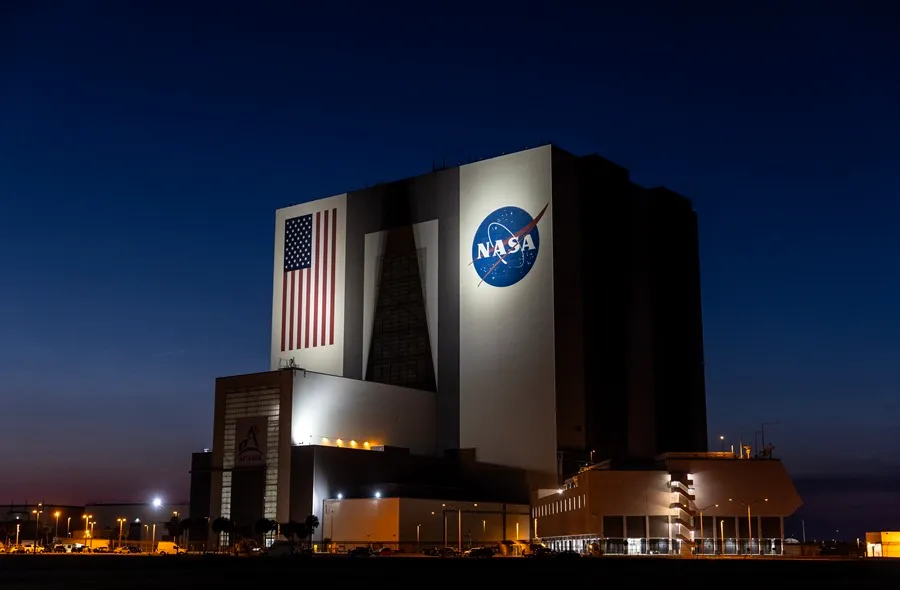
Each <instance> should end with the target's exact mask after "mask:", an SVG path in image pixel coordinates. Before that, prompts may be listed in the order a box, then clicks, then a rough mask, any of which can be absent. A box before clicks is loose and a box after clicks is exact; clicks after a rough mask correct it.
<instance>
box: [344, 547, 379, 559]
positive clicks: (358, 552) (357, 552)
mask: <svg viewBox="0 0 900 590" xmlns="http://www.w3.org/2000/svg"><path fill="white" fill-rule="evenodd" d="M347 555H349V556H350V557H374V556H375V552H374V551H372V550H371V549H369V548H368V547H354V548H353V549H351V550H350V551H348V552H347Z"/></svg>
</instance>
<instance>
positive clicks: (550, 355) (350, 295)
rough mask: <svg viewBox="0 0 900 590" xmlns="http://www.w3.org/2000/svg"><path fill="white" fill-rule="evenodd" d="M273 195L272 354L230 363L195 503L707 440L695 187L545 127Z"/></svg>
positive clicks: (264, 508)
mask: <svg viewBox="0 0 900 590" xmlns="http://www.w3.org/2000/svg"><path fill="white" fill-rule="evenodd" d="M275 217H276V224H275V247H274V266H273V283H272V284H273V305H272V331H271V334H272V336H271V361H270V366H269V371H266V372H260V373H256V374H249V375H237V376H232V377H223V378H220V379H218V380H217V382H216V401H215V421H214V433H213V435H214V436H213V444H212V451H211V453H208V454H199V455H196V456H195V457H194V468H193V474H194V476H193V478H192V488H194V489H192V517H198V516H211V517H213V518H215V517H218V516H224V517H227V518H230V519H231V520H232V521H234V522H235V523H236V524H239V525H241V526H245V527H248V526H252V523H253V522H255V521H256V520H258V519H260V518H267V519H274V520H277V521H278V522H287V521H288V520H302V519H303V518H304V517H305V516H306V515H308V514H314V515H316V516H317V517H318V518H319V520H320V522H322V521H324V516H325V507H326V501H331V500H335V499H336V498H337V495H338V494H341V495H342V496H343V497H345V498H353V497H357V498H371V497H373V494H375V493H379V494H381V495H382V497H384V498H387V497H389V496H394V497H410V498H420V499H431V500H448V501H455V502H463V501H465V502H470V503H475V502H481V503H487V502H497V503H500V504H510V505H529V504H531V501H532V491H533V490H539V489H553V490H555V489H556V488H558V487H559V486H560V485H561V482H563V481H564V480H565V479H566V478H568V477H570V476H573V475H574V474H576V473H577V472H578V470H579V469H580V468H581V467H582V466H583V465H585V464H586V463H589V462H590V460H592V459H614V460H622V459H628V458H633V457H655V456H658V455H660V454H661V453H667V452H695V453H702V452H705V451H706V450H707V432H706V393H705V382H704V374H703V342H702V321H701V312H700V279H699V246H698V239H697V220H696V214H695V213H694V211H693V209H692V206H691V204H690V201H689V200H688V199H686V198H684V197H682V196H680V195H678V194H676V193H674V192H672V191H670V190H668V189H664V188H651V189H647V188H644V187H641V186H638V185H636V184H635V183H633V182H631V180H630V179H629V176H628V171H627V170H626V169H624V168H622V167H620V166H618V165H616V164H614V163H612V162H609V161H607V160H605V159H603V158H601V157H599V156H595V155H590V156H583V157H579V156H575V155H572V154H570V153H568V152H565V151H563V150H561V149H559V148H556V147H554V146H549V145H547V146H541V147H538V148H534V149H529V150H525V151H522V152H517V153H513V154H508V155H504V156H501V157H497V158H492V159H488V160H483V161H479V162H474V163H471V164H467V165H463V166H459V167H454V168H446V169H441V170H436V171H434V172H432V173H430V174H425V175H422V176H418V177H414V178H410V179H405V180H401V181H397V182H391V183H387V184H381V185H377V186H374V187H370V188H366V189H363V190H359V191H353V192H348V193H344V194H339V195H335V196H332V197H327V198H324V199H318V200H313V201H309V202H305V203H301V204H298V205H293V206H291V207H287V208H284V209H279V210H278V211H277V212H276V216H275ZM207 497H208V500H206V498H207ZM195 506H196V508H195ZM204 512H205V513H206V514H204V515H201V514H200V513H204ZM460 517H461V516H460ZM529 524H530V526H531V527H533V525H534V520H531V522H530V523H529ZM519 528H520V535H521V533H522V531H521V525H520V527H519ZM317 534H318V536H319V537H320V538H324V535H325V533H324V531H322V530H320V531H319V532H318V533H317ZM533 534H534V531H529V535H533Z"/></svg>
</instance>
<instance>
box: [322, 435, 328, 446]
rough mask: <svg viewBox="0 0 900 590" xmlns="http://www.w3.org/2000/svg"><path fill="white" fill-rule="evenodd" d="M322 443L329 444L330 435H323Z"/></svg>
mask: <svg viewBox="0 0 900 590" xmlns="http://www.w3.org/2000/svg"><path fill="white" fill-rule="evenodd" d="M322 444H323V445H327V444H328V437H327V436H323V437H322Z"/></svg>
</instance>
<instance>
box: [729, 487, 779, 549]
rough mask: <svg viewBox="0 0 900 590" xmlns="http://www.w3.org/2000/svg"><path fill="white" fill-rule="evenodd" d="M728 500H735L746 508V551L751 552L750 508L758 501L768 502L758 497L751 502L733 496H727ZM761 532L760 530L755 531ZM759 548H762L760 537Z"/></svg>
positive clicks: (766, 499) (751, 528)
mask: <svg viewBox="0 0 900 590" xmlns="http://www.w3.org/2000/svg"><path fill="white" fill-rule="evenodd" d="M728 501H729V502H737V503H738V504H740V505H741V506H743V507H745V508H746V509H747V553H748V554H749V553H751V552H752V551H753V520H752V519H751V518H750V508H752V507H753V506H756V505H757V504H759V503H760V502H768V501H769V499H768V498H758V499H756V500H753V501H752V502H742V501H740V500H735V499H734V498H728ZM756 532H757V533H760V534H761V531H756ZM759 545H760V546H759V549H762V537H760V543H759Z"/></svg>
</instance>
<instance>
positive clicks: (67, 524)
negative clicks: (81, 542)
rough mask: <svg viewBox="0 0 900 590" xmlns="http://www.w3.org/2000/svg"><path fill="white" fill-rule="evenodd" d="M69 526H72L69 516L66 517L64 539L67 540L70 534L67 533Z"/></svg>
mask: <svg viewBox="0 0 900 590" xmlns="http://www.w3.org/2000/svg"><path fill="white" fill-rule="evenodd" d="M70 524H72V517H71V516H67V517H66V538H68V537H69V535H71V533H70V532H69V525H70Z"/></svg>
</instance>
